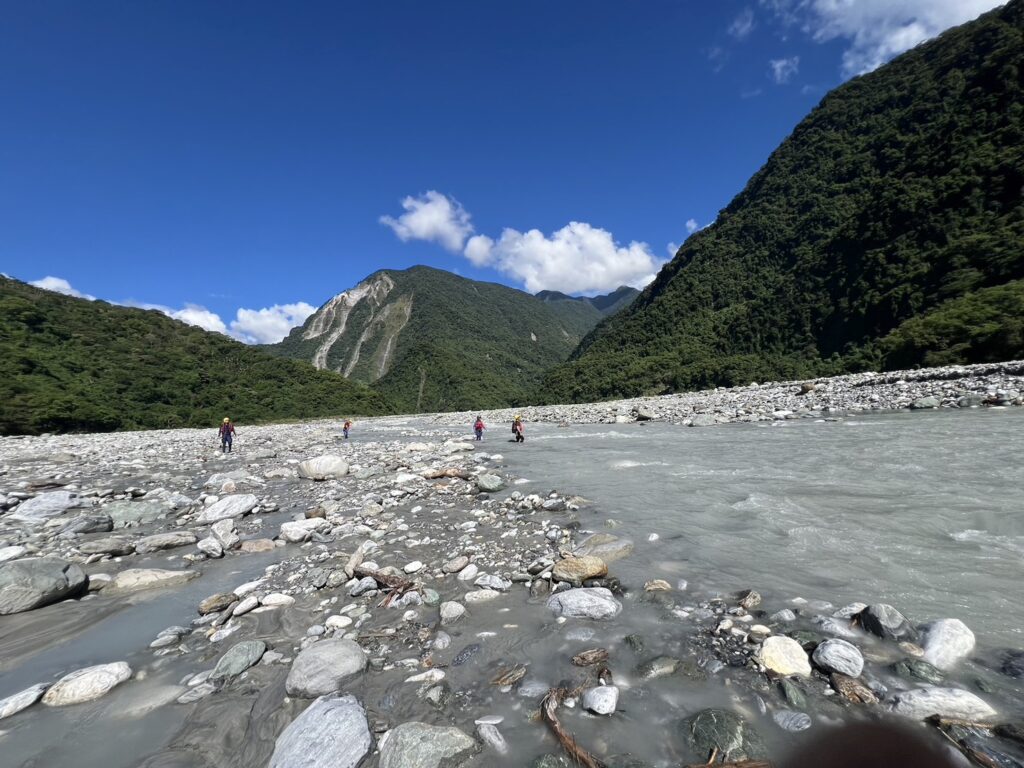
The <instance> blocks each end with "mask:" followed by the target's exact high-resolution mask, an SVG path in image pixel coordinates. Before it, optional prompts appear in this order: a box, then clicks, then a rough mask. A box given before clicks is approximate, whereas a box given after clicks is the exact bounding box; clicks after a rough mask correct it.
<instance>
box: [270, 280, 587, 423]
mask: <svg viewBox="0 0 1024 768" xmlns="http://www.w3.org/2000/svg"><path fill="white" fill-rule="evenodd" d="M589 301H590V300H587V301H582V300H576V299H571V298H570V297H565V300H562V301H552V302H545V301H543V300H541V299H539V298H536V297H534V296H532V295H530V294H528V293H524V292H523V291H519V290H516V289H514V288H509V287H507V286H504V285H498V284H496V283H485V282H479V281H475V280H469V279H466V278H464V277H460V276H459V275H455V274H452V273H450V272H445V271H443V270H439V269H433V268H430V267H424V266H417V267H412V268H410V269H406V270H382V271H380V272H375V273H374V274H372V275H370V276H369V277H368V278H366V280H364V281H363V282H361V283H360V284H359V285H357V286H355V287H354V288H351V289H349V290H347V291H345V292H343V293H340V294H338V295H337V296H335V297H334V298H332V299H331V300H330V301H328V302H327V303H326V304H324V305H323V306H322V307H320V309H319V310H317V312H316V313H315V314H314V315H312V316H311V317H310V318H309V319H308V320H307V321H306V323H305V324H304V325H303V326H302V327H301V328H296V329H294V330H293V331H292V332H291V334H290V335H289V336H288V337H287V338H286V339H285V340H284V341H282V342H281V343H280V344H277V345H274V346H273V347H270V348H268V349H271V350H272V351H273V352H274V353H275V354H280V355H286V356H288V357H294V358H298V359H302V360H307V361H310V362H312V363H313V364H314V365H315V366H317V367H318V368H326V369H329V370H332V371H337V372H339V373H341V374H343V375H344V376H347V377H349V378H351V379H353V380H355V381H361V382H364V383H367V384H372V385H373V387H374V388H375V389H376V390H378V391H380V392H381V393H383V394H384V395H385V396H386V397H388V399H389V400H390V401H391V402H393V403H395V405H396V406H397V407H398V409H399V410H402V411H442V410H463V409H472V408H481V409H482V408H490V407H500V406H507V405H516V404H519V403H523V402H526V401H527V398H528V395H529V393H531V392H532V391H534V390H535V389H536V387H537V386H538V384H539V382H540V380H541V376H542V375H543V374H544V372H545V371H547V370H548V369H549V368H551V366H553V365H555V364H557V363H561V362H564V361H565V360H566V359H567V358H568V356H569V354H570V352H572V350H573V349H575V348H576V346H577V345H578V344H579V342H580V340H581V339H582V338H583V336H584V335H585V334H586V333H587V332H588V331H590V329H591V328H593V327H594V325H595V324H596V323H597V322H598V320H600V319H601V317H602V310H601V309H598V308H597V307H595V306H593V305H592V304H590V303H589Z"/></svg>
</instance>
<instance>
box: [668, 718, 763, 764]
mask: <svg viewBox="0 0 1024 768" xmlns="http://www.w3.org/2000/svg"><path fill="white" fill-rule="evenodd" d="M680 728H681V730H682V734H683V738H684V739H685V741H686V743H687V744H688V745H689V747H690V749H691V750H692V751H693V752H694V754H695V755H696V756H697V757H699V758H700V759H701V760H706V759H707V756H708V755H709V754H711V752H712V751H713V750H715V749H717V750H718V759H719V760H720V761H721V762H737V761H740V760H757V759H761V758H764V757H766V751H765V748H764V744H763V743H762V741H761V737H760V736H759V734H758V733H757V732H756V731H755V730H754V729H753V728H752V727H751V726H750V725H748V724H747V723H746V721H744V720H743V718H741V717H740V716H739V715H737V714H735V713H733V712H729V711H727V710H724V709H705V710H701V711H700V712H698V713H697V714H695V715H691V716H690V717H688V718H686V719H685V720H683V721H682V722H681V723H680Z"/></svg>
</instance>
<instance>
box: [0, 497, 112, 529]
mask: <svg viewBox="0 0 1024 768" xmlns="http://www.w3.org/2000/svg"><path fill="white" fill-rule="evenodd" d="M91 503H92V502H91V501H88V502H87V501H86V500H84V499H82V498H80V497H79V495H78V494H77V493H72V492H71V491H49V492H48V493H40V494H39V495H38V496H36V497H34V498H31V499H29V500H28V501H23V502H21V504H19V505H18V506H17V507H16V508H15V510H14V512H11V513H9V514H8V515H7V518H6V519H7V520H16V521H18V522H20V523H38V522H41V521H43V520H47V519H49V518H51V517H56V516H57V515H62V514H64V513H65V512H66V511H67V510H69V509H72V508H74V507H79V506H87V505H91Z"/></svg>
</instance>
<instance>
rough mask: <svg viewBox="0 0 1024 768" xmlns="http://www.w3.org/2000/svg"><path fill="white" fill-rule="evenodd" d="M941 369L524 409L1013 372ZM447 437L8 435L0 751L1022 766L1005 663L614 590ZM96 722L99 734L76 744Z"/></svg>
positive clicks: (598, 527)
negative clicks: (869, 746) (921, 732)
mask: <svg viewBox="0 0 1024 768" xmlns="http://www.w3.org/2000/svg"><path fill="white" fill-rule="evenodd" d="M955 370H956V369H941V373H940V372H936V371H933V372H932V373H931V374H929V376H928V377H926V376H925V374H924V373H923V372H916V373H917V374H918V375H919V376H920V378H917V379H912V378H910V374H907V375H906V376H902V377H898V378H892V377H890V376H888V375H887V377H885V378H886V380H885V381H874V382H873V383H870V384H869V383H867V382H869V381H871V377H862V378H861V379H857V381H861V382H862V383H860V384H856V383H854V377H845V378H844V380H843V381H842V382H840V381H839V380H836V379H831V380H827V381H823V382H819V383H817V385H816V386H815V387H814V388H813V389H811V388H810V387H809V386H804V385H803V384H800V383H791V384H785V385H764V386H763V387H757V388H750V389H743V390H716V391H714V392H710V393H697V394H694V395H687V396H672V397H671V398H655V399H650V400H644V401H628V402H625V403H613V404H600V405H593V406H568V407H561V408H559V407H554V408H548V409H524V410H523V414H524V416H525V417H526V418H527V419H529V420H538V421H539V420H548V421H552V422H562V421H567V420H569V419H571V418H572V419H576V420H579V421H609V420H610V421H621V420H623V419H628V420H636V419H637V418H638V417H640V418H641V419H642V420H643V419H650V418H653V419H661V420H666V421H678V422H679V423H686V422H687V421H690V422H692V421H693V420H694V415H695V414H698V415H699V414H701V413H708V414H713V415H714V417H715V420H716V421H718V420H723V421H727V420H751V419H789V418H800V417H802V416H812V415H813V416H814V417H815V418H823V417H825V418H827V417H832V416H834V417H836V418H840V417H841V415H840V414H841V412H851V411H856V410H858V409H864V410H870V409H873V408H874V406H878V408H879V409H880V408H896V407H905V406H910V405H914V403H915V401H919V400H921V399H923V398H928V397H934V398H935V399H936V400H937V406H931V407H970V406H973V405H979V406H982V407H990V408H993V407H994V408H1000V407H1005V406H1006V405H1012V404H1014V403H1015V402H1019V394H1018V393H1019V391H1020V389H1021V383H1022V382H1021V366H1017V365H1016V364H1007V365H1006V366H999V367H995V368H993V369H982V368H978V367H975V368H974V369H971V370H970V371H969V372H965V371H963V370H960V373H959V374H958V375H956V376H954V375H952V374H953V373H954V372H955ZM947 374H948V375H947ZM890 379H891V380H890ZM801 392H802V394H801ZM963 398H968V399H967V400H964V399H963ZM684 401H685V402H684ZM790 403H795V404H798V405H797V406H795V407H788V408H787V407H785V406H787V404H790ZM841 403H845V406H844V407H843V408H840V407H839V405H840V404H841ZM899 404H902V405H899ZM918 407H919V408H928V407H930V405H929V404H928V403H918ZM645 409H646V410H645ZM784 411H791V413H784ZM473 415H474V416H475V414H473ZM487 418H488V419H490V420H500V418H503V417H502V416H501V415H500V414H494V415H487ZM448 423H451V424H457V425H459V426H460V427H463V428H466V427H467V426H468V424H469V422H468V421H466V420H465V419H461V417H459V416H454V415H442V416H435V417H430V418H425V419H404V418H398V417H394V418H389V419H380V420H374V421H367V422H361V423H360V424H359V425H357V433H356V434H357V435H360V433H363V434H362V435H361V436H360V439H359V440H353V441H348V442H345V441H342V440H340V439H339V435H338V429H337V425H332V424H326V423H314V424H301V425H280V426H265V427H250V428H247V427H245V426H244V425H242V426H240V427H239V430H240V435H239V438H238V441H237V443H236V452H235V453H232V454H227V455H225V454H222V453H220V452H219V451H218V450H217V449H216V445H215V435H214V433H213V431H212V430H210V431H197V430H174V431H167V432H148V433H126V434H109V435H82V436H64V437H41V438H24V439H14V438H6V439H2V440H0V491H2V493H0V499H2V507H3V512H2V514H0V562H2V564H0V673H2V674H0V686H2V687H0V749H2V750H3V754H4V755H5V759H7V760H9V761H10V762H11V764H12V765H18V766H21V765H39V764H46V765H65V764H71V763H72V762H74V764H76V765H78V766H86V767H88V766H91V765H97V766H98V765H104V766H108V765H109V766H119V765H124V766H135V765H142V766H146V767H147V768H185V767H186V766H189V767H191V766H195V767H196V768H205V767H206V766H213V765H217V766H225V765H229V766H239V767H241V766H259V765H271V766H276V767H279V768H285V767H295V768H297V767H299V766H313V765H323V764H330V765H339V766H352V767H353V768H354V767H355V766H363V767H364V768H367V767H369V768H373V767H374V766H380V767H382V768H432V767H435V766H442V765H444V766H456V765H458V766H485V765H487V766H490V765H508V766H522V765H530V764H532V765H535V766H539V767H541V768H544V767H546V768H552V766H569V765H572V764H573V763H572V761H571V760H570V758H569V752H568V751H567V750H566V749H565V746H566V745H565V744H562V743H559V740H558V738H557V734H558V733H559V732H561V733H562V734H563V735H564V734H571V740H570V743H571V744H572V745H575V746H572V747H570V748H571V749H577V750H583V752H585V753H586V754H582V753H580V752H577V754H576V759H577V760H581V761H584V764H586V762H585V761H586V760H592V761H593V763H592V764H594V765H605V766H608V767H609V768H614V767H615V766H618V767H620V768H621V767H623V766H631V767H632V768H641V767H642V766H668V765H672V766H678V765H684V764H703V763H705V762H707V760H708V758H709V757H711V756H714V759H715V760H716V761H718V762H721V761H725V760H741V759H761V758H764V757H771V758H775V759H780V758H781V756H782V755H783V754H784V753H785V751H786V749H787V748H788V747H789V746H792V745H793V744H800V743H802V742H803V741H805V740H806V739H808V738H810V737H812V736H813V735H815V734H820V733H825V732H828V729H829V728H831V727H833V726H834V725H835V724H837V723H840V722H848V721H857V720H862V719H874V718H882V719H893V720H902V721H914V720H918V721H920V720H923V719H925V718H926V717H930V716H932V715H939V716H940V717H941V718H943V719H940V720H938V721H936V722H935V725H934V726H933V727H934V729H935V731H936V733H935V739H936V743H937V744H938V743H950V742H949V741H948V740H947V741H945V742H943V741H940V737H939V735H938V731H939V730H942V731H943V732H944V733H945V734H946V735H947V736H948V737H949V739H951V740H952V742H955V743H956V744H957V747H956V749H957V750H958V751H960V752H962V753H964V754H975V755H982V756H984V757H987V759H990V760H993V761H995V763H994V764H998V765H1005V766H1013V765H1018V764H1022V762H1021V761H1024V753H1022V751H1021V733H1022V731H1021V730H1020V727H1019V725H1016V723H1019V721H1020V719H1021V717H1022V716H1024V710H1022V708H1021V704H1020V702H1021V700H1022V699H1021V693H1022V678H1024V652H1021V651H1020V650H1019V649H996V650H994V651H993V650H991V649H987V648H984V649H982V648H981V646H983V645H984V642H983V641H984V639H983V638H980V639H976V638H975V637H974V634H973V632H972V631H971V629H970V628H969V627H967V626H966V625H964V624H963V623H962V622H961V621H959V619H957V618H956V617H945V616H927V617H915V616H914V610H913V606H912V605H910V606H908V605H900V606H898V607H893V606H890V605H885V604H870V605H869V604H866V603H854V604H849V605H842V604H840V605H831V604H830V603H828V602H826V601H824V600H821V599H817V600H813V599H812V600H808V599H804V598H802V597H797V596H792V595H791V596H788V597H786V596H780V595H769V594H767V593H765V594H761V593H760V592H759V591H758V588H759V585H756V584H737V585H736V591H735V592H734V593H729V594H702V593H701V592H699V591H697V590H696V589H695V588H694V587H692V586H690V585H689V584H688V583H687V582H685V581H682V580H680V579H673V580H671V581H670V580H666V579H661V578H654V577H653V576H654V574H653V573H652V574H651V576H652V577H651V578H646V579H641V580H639V581H637V582H636V583H632V582H630V581H628V580H626V581H623V580H622V579H621V578H620V577H619V576H617V574H616V568H617V564H619V563H621V562H622V561H623V559H624V558H629V557H631V555H632V553H633V551H634V543H633V541H632V539H631V534H632V532H630V531H628V530H623V529H622V528H608V527H607V526H606V525H605V524H603V523H602V522H600V521H598V520H597V519H595V516H594V515H592V514H590V513H589V512H588V510H589V506H590V504H589V502H588V501H587V500H585V499H581V498H579V497H576V496H574V495H573V494H572V489H571V488H560V489H551V488H544V489H536V488H534V487H532V486H531V485H530V484H527V483H525V482H524V480H523V479H522V478H519V477H516V476H515V475H514V473H513V472H512V471H511V468H510V466H509V465H508V464H507V463H506V461H505V459H504V458H503V457H502V456H501V455H500V454H498V453H496V452H493V449H492V448H491V447H490V446H488V448H487V450H486V451H485V450H481V447H480V446H478V445H476V444H474V442H472V441H471V440H470V439H469V438H467V437H464V436H463V435H462V434H461V430H452V429H450V428H446V427H445V426H444V425H445V424H448ZM633 535H635V534H633ZM904 613H905V614H906V615H904ZM908 616H909V617H912V618H908ZM115 627H116V628H117V630H118V631H117V632H115V631H114V628H115ZM638 627H640V628H643V629H637V628H638ZM982 651H984V652H982ZM126 722H131V723H133V726H132V727H131V728H130V729H126V728H125V723H126ZM104 729H106V731H109V733H110V734H111V735H115V734H116V735H117V738H116V739H114V740H112V743H111V744H104V743H103V740H102V739H99V740H98V742H99V743H98V744H97V745H96V746H94V747H92V750H93V751H91V752H90V751H89V749H88V748H87V745H86V744H84V743H83V742H86V741H88V738H87V736H86V733H87V732H93V733H95V732H96V731H97V730H99V731H100V732H103V731H104ZM133 737H134V738H135V741H132V740H131V739H132V738H133ZM115 743H116V745H117V746H116V748H115V747H114V746H113V744H115ZM951 748H952V747H951ZM33 761H35V762H33ZM39 761H42V762H39ZM1014 761H1017V762H1014Z"/></svg>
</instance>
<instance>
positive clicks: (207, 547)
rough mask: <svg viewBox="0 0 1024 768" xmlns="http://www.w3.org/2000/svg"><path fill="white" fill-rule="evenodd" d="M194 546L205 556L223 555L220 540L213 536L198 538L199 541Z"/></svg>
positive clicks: (215, 556)
mask: <svg viewBox="0 0 1024 768" xmlns="http://www.w3.org/2000/svg"><path fill="white" fill-rule="evenodd" d="M196 548H197V549H198V550H199V551H200V552H202V553H203V554H204V555H206V556H207V557H213V558H217V557H224V547H222V546H221V545H220V542H219V541H217V539H216V538H215V537H213V536H207V537H206V538H205V539H200V540H199V543H197V544H196Z"/></svg>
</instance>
